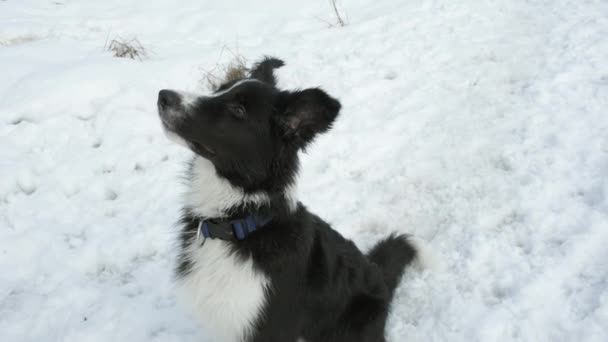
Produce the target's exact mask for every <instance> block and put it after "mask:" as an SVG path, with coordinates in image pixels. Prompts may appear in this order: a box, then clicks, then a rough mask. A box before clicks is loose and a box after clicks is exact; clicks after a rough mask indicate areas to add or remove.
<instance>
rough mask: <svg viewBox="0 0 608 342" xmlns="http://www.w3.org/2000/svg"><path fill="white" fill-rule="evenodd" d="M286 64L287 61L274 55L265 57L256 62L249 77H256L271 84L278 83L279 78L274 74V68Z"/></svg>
mask: <svg viewBox="0 0 608 342" xmlns="http://www.w3.org/2000/svg"><path fill="white" fill-rule="evenodd" d="M284 65H285V62H283V61H282V60H280V59H278V58H274V57H264V59H262V60H261V61H259V62H258V63H256V64H255V65H254V66H253V67H252V68H251V72H250V73H249V77H251V78H255V79H257V80H260V81H262V82H265V83H267V84H270V85H271V86H273V87H274V86H276V85H277V79H276V77H275V76H274V69H278V68H280V67H282V66H284Z"/></svg>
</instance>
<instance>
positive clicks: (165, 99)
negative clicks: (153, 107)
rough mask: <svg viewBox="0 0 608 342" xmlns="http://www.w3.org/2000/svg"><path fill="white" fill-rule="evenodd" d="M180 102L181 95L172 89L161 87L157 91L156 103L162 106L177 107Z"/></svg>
mask: <svg viewBox="0 0 608 342" xmlns="http://www.w3.org/2000/svg"><path fill="white" fill-rule="evenodd" d="M180 102H181V97H180V96H179V94H178V93H176V92H174V91H173V90H168V89H163V90H161V91H159V92H158V105H159V106H161V107H163V108H167V107H177V106H179V103H180Z"/></svg>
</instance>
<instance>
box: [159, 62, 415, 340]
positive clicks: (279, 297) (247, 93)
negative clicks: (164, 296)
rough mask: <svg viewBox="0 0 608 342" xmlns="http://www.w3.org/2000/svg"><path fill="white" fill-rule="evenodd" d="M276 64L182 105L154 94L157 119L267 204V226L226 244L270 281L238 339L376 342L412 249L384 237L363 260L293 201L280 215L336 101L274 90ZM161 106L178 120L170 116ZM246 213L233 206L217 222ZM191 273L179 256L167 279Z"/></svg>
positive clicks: (188, 215)
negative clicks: (249, 331) (249, 327)
mask: <svg viewBox="0 0 608 342" xmlns="http://www.w3.org/2000/svg"><path fill="white" fill-rule="evenodd" d="M282 65H283V62H282V61H281V60H278V59H275V58H266V59H264V60H263V61H262V62H260V63H258V64H257V65H256V66H255V67H254V68H253V70H252V72H251V77H252V78H255V79H258V80H260V81H262V82H247V83H242V84H240V85H237V86H236V87H233V88H230V87H231V86H232V85H234V83H232V85H229V86H225V87H223V88H220V91H222V90H225V89H230V90H229V91H228V92H223V93H222V92H220V94H221V95H219V96H217V97H213V98H204V99H201V100H199V101H197V102H196V103H195V104H194V105H193V106H192V107H191V108H185V107H183V106H181V107H180V105H179V104H178V105H176V104H175V103H174V102H173V101H171V97H172V95H171V94H170V93H167V91H164V92H165V93H162V92H161V95H160V97H159V111H160V114H161V118H162V119H163V123H164V125H165V127H166V128H167V129H168V130H170V131H172V132H174V133H176V134H178V135H179V136H180V137H182V138H183V139H184V140H185V141H186V142H187V144H188V145H189V146H190V148H191V149H192V150H193V151H194V152H195V153H197V154H198V155H200V156H202V157H204V158H207V159H209V160H210V161H212V162H213V164H214V166H215V168H216V171H217V173H218V175H220V176H221V177H224V178H225V179H227V180H228V181H229V182H230V183H231V184H233V185H234V186H237V187H239V188H242V189H243V190H244V191H245V192H259V191H263V192H266V193H267V194H269V196H270V198H271V203H270V205H269V208H268V209H269V210H271V211H272V213H273V220H272V221H271V222H270V223H269V224H268V225H267V226H265V227H264V228H263V229H261V230H259V231H256V232H255V233H253V234H252V235H251V236H249V237H248V238H247V239H246V240H243V241H231V242H230V244H231V248H232V250H233V253H235V254H236V255H238V256H239V257H240V258H242V260H246V259H247V258H250V257H251V258H252V259H253V262H254V265H255V267H256V268H257V269H258V270H259V271H261V272H263V273H264V274H265V275H266V276H267V277H268V278H269V279H270V281H271V284H272V286H271V288H270V289H269V290H268V293H267V302H266V305H265V306H264V309H263V313H262V314H261V315H260V317H259V318H258V320H257V322H255V331H254V334H253V335H252V336H250V338H249V339H248V340H247V341H250V342H272V341H276V342H283V341H290V342H295V341H296V340H297V339H298V338H299V337H302V338H304V340H305V341H307V342H318V341H325V342H340V341H343V342H358V341H361V342H364V341H365V342H381V341H384V340H385V338H384V326H385V322H386V318H387V315H388V310H389V306H390V302H391V299H392V296H393V292H394V290H395V288H396V287H397V285H398V282H399V279H400V278H401V275H402V273H403V270H404V267H405V266H406V265H407V264H408V263H410V262H411V261H412V260H413V258H414V257H415V255H416V253H415V250H414V248H413V247H412V245H411V244H410V243H409V242H408V240H407V239H406V238H405V237H404V236H402V235H392V236H390V237H388V238H387V239H386V240H383V241H381V242H379V243H378V244H377V245H376V246H375V247H374V248H372V250H371V251H370V252H369V254H368V255H367V256H366V255H364V254H363V253H361V252H360V251H359V249H358V248H357V247H356V246H355V245H354V244H353V243H352V242H351V241H350V240H347V239H345V238H344V237H342V236H341V235H340V234H339V233H338V232H336V231H335V230H333V229H332V228H331V227H330V226H329V225H328V224H327V223H326V222H325V221H323V220H322V219H321V218H319V217H318V216H316V215H314V214H312V213H310V212H309V211H308V210H307V209H306V207H304V206H303V205H302V204H301V203H298V204H297V207H296V208H295V210H294V209H293V208H291V209H290V207H289V204H288V201H287V198H286V197H285V189H286V188H287V187H288V186H289V185H290V184H292V183H293V182H294V179H295V175H296V174H297V172H298V167H299V162H298V152H299V151H300V150H302V149H304V148H305V147H306V146H307V145H308V144H309V143H310V142H311V141H312V140H313V139H314V137H315V136H316V135H317V134H320V133H323V132H326V131H327V130H329V129H330V128H331V125H332V123H333V122H334V120H335V118H336V117H337V115H338V112H339V110H340V103H339V102H338V101H337V100H336V99H334V98H332V97H330V96H329V95H328V94H327V93H325V92H324V91H323V90H321V89H317V88H313V89H305V90H299V91H281V90H279V89H277V88H276V79H275V76H274V74H273V72H272V70H273V69H274V68H277V67H280V66H282ZM169 109H171V110H179V111H182V112H184V111H186V112H188V113H187V114H188V115H185V116H184V117H180V118H177V119H176V118H175V117H171V115H170V114H168V113H167V112H168V111H169ZM253 210H255V208H251V207H247V206H245V205H237V206H235V207H234V208H231V209H230V210H228V211H227V212H226V213H225V216H228V217H235V218H236V217H242V216H244V215H247V214H248V213H250V212H251V211H253ZM198 219H200V218H199V217H197V216H196V215H195V214H194V213H193V211H192V208H184V214H183V219H182V224H183V229H182V233H181V242H182V248H183V249H185V248H186V247H187V246H189V245H190V243H191V242H192V241H193V239H194V237H195V236H196V230H197V223H198ZM203 248H204V247H203ZM191 271H192V265H191V264H190V261H188V260H187V258H185V257H184V255H183V254H182V257H181V258H180V261H179V264H178V267H177V276H178V277H183V276H185V275H187V274H188V273H189V272H191ZM217 295H218V296H229V295H230V294H228V293H218V294H217Z"/></svg>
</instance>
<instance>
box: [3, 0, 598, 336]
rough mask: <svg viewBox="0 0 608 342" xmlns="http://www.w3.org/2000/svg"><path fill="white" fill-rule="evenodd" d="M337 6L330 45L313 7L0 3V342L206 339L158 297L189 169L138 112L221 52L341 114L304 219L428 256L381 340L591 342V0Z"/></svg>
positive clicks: (304, 191)
mask: <svg viewBox="0 0 608 342" xmlns="http://www.w3.org/2000/svg"><path fill="white" fill-rule="evenodd" d="M340 3H341V5H342V9H343V11H344V12H345V13H346V14H347V18H348V25H347V26H346V27H329V26H328V22H330V23H331V22H335V19H334V18H333V17H332V12H331V9H330V7H329V5H328V2H327V1H326V0H315V1H301V0H300V1H279V0H273V1H259V2H255V3H253V2H247V1H240V2H239V1H202V0H188V1H179V2H178V1H169V0H131V1H123V0H105V1H98V0H86V1H85V0H78V1H76V0H54V1H42V0H36V1H34V0H2V1H0V340H2V341H10V342H12V341H19V342H20V341H77V342H81V341H102V342H107V341H133V342H137V341H199V340H201V339H204V332H201V331H199V330H198V328H197V327H196V325H195V324H194V323H193V322H192V321H191V320H190V319H189V318H188V316H187V315H186V314H185V313H184V312H183V311H182V309H181V308H180V307H178V306H176V305H175V299H174V295H173V292H172V282H171V270H172V266H173V259H172V258H173V253H174V249H173V243H174V236H175V224H174V223H175V221H176V219H177V217H178V210H179V201H180V197H179V194H180V191H182V188H181V185H180V180H179V172H180V170H181V168H182V165H181V164H182V162H183V161H184V160H186V159H187V158H188V153H187V152H186V151H184V150H182V149H181V148H180V147H178V146H175V145H172V144H171V143H170V142H168V141H167V140H166V138H165V137H164V136H163V134H162V132H161V129H160V125H159V122H158V119H157V114H156V109H155V102H156V94H157V91H158V90H159V89H161V88H180V89H185V90H200V91H203V90H205V89H204V86H203V85H202V84H201V83H200V80H201V79H202V78H203V73H204V72H203V70H202V69H211V68H213V66H214V65H216V63H217V62H218V60H219V61H221V62H223V61H226V60H228V59H229V58H230V57H231V54H230V53H229V52H227V50H226V49H223V47H228V48H230V49H231V50H232V51H235V52H236V51H238V53H240V54H242V55H243V56H245V57H247V58H248V60H249V61H255V60H256V58H258V57H259V56H262V55H264V54H268V55H274V56H277V57H280V58H283V59H284V60H285V61H286V62H287V66H286V67H285V68H283V69H281V70H280V71H279V76H280V85H281V86H282V87H285V88H291V87H306V86H316V85H321V86H323V87H324V88H325V89H326V90H327V91H328V92H330V93H331V94H333V95H334V96H336V97H338V98H339V99H340V100H341V101H342V104H343V111H342V114H341V117H340V118H339V120H338V121H337V123H336V125H335V128H334V130H333V131H332V132H331V133H329V134H327V135H326V136H324V137H322V138H321V139H319V140H318V142H317V143H316V144H315V145H314V146H313V147H312V148H310V149H309V154H308V155H305V156H304V157H303V172H302V175H301V177H300V179H301V182H300V187H299V195H300V198H301V200H302V201H303V202H304V203H305V204H307V205H308V206H309V207H310V208H311V209H312V210H313V211H315V212H317V213H318V214H320V215H321V216H323V217H324V218H326V219H327V220H329V221H330V222H332V223H333V224H334V226H335V227H336V228H337V229H338V230H340V231H341V232H342V233H344V234H345V235H346V236H348V237H350V238H352V239H354V240H355V241H356V242H357V243H358V244H359V245H360V246H362V247H363V248H367V247H369V246H370V245H371V244H372V243H373V242H374V241H376V240H377V239H379V238H380V237H381V236H383V235H385V234H387V233H388V232H389V231H393V230H398V231H402V232H409V233H412V234H414V235H416V236H417V237H419V238H420V239H421V240H423V241H424V242H425V244H426V245H427V246H428V247H429V248H430V249H431V251H432V253H433V256H434V264H433V267H432V268H429V269H426V270H423V271H421V270H415V271H412V272H409V273H408V274H407V276H406V277H405V278H404V281H403V283H402V286H401V287H400V289H399V291H398V293H397V297H396V299H395V303H394V306H393V314H392V316H391V318H390V323H389V326H388V333H387V335H388V337H389V340H390V341H392V342H399V341H484V342H486V341H551V342H553V341H602V342H605V341H608V177H607V176H608V2H607V1H605V0H588V1H582V0H573V1H572V0H571V1H566V0H551V1H548V0H545V1H540V0H539V1H525V0H510V1H506V0H502V1H482V0H461V1H450V0H416V1H412V0H386V1H377V0H348V1H347V0H343V1H340ZM117 36H122V37H125V38H131V37H136V38H137V39H138V40H139V41H140V42H141V44H142V45H143V46H144V47H146V48H147V49H148V54H149V58H147V59H144V60H143V61H138V60H130V59H119V58H114V57H112V55H111V53H109V52H108V51H106V50H104V48H103V47H104V43H105V42H106V41H107V40H108V39H112V38H115V37H117ZM222 50H223V52H222Z"/></svg>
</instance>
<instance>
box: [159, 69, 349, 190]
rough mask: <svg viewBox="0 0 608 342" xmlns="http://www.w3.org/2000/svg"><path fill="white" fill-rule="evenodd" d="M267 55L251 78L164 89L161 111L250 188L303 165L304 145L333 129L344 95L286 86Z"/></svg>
mask: <svg viewBox="0 0 608 342" xmlns="http://www.w3.org/2000/svg"><path fill="white" fill-rule="evenodd" d="M281 66H283V61H281V60H279V59H275V58H265V59H264V60H262V61H261V62H259V63H257V64H256V65H254V66H253V68H251V71H250V72H249V75H248V76H249V77H248V78H243V79H240V80H233V81H230V82H228V83H226V84H223V85H222V86H221V87H220V88H219V89H218V90H217V91H216V92H215V93H213V94H211V95H208V96H203V95H194V94H188V93H181V92H177V91H174V90H161V91H160V93H159V94H158V112H159V115H160V118H161V121H162V124H163V127H164V129H165V131H166V132H167V134H168V135H169V136H170V137H172V138H174V140H177V141H178V142H180V143H181V144H183V145H185V146H187V147H188V148H189V149H191V150H192V151H193V152H194V153H196V154H198V155H199V156H201V157H203V158H206V159H208V160H209V161H211V162H212V163H213V165H214V166H215V168H216V171H217V173H218V174H219V175H220V176H222V177H224V178H226V179H227V180H228V181H230V182H231V183H232V184H234V185H237V186H240V187H242V188H243V189H244V190H245V191H251V192H253V191H259V190H265V191H277V190H281V189H283V188H284V187H286V186H288V185H289V184H290V183H291V182H292V181H293V178H294V176H295V174H296V173H297V168H298V157H297V153H298V151H299V150H301V149H303V148H305V147H306V146H307V145H308V144H309V143H310V142H311V141H312V140H313V139H314V138H315V136H316V135H317V134H319V133H323V132H325V131H327V130H328V129H329V128H330V127H331V125H332V123H333V121H334V120H335V119H336V116H337V115H338V112H339V111H340V103H339V102H338V101H337V100H336V99H334V98H332V97H330V96H329V95H328V94H327V93H325V92H324V91H323V90H321V89H318V88H311V89H304V90H295V91H284V90H279V89H277V87H276V78H275V75H274V73H273V70H274V69H276V68H279V67H281Z"/></svg>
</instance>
